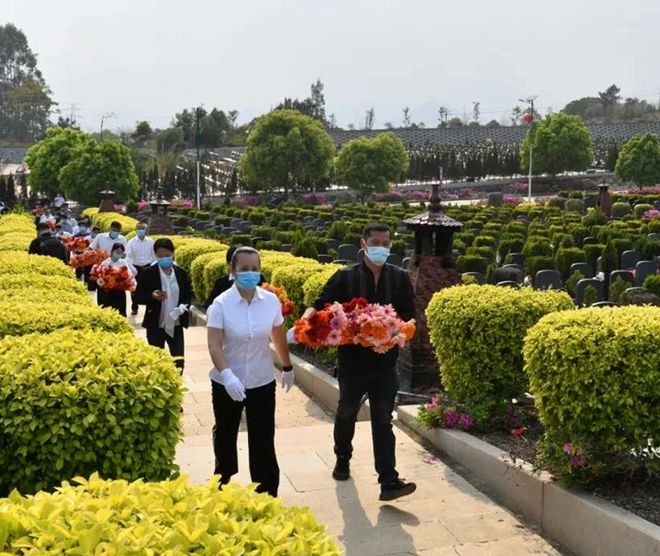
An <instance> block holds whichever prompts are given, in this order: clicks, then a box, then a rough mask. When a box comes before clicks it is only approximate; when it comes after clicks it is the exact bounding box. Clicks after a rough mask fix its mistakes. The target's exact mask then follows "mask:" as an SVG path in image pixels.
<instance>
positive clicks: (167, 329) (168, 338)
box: [134, 238, 191, 372]
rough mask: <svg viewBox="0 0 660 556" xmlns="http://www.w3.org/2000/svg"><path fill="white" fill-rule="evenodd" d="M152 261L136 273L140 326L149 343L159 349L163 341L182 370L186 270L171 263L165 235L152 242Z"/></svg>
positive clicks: (187, 295) (187, 301)
mask: <svg viewBox="0 0 660 556" xmlns="http://www.w3.org/2000/svg"><path fill="white" fill-rule="evenodd" d="M153 251H154V254H155V256H156V263H155V264H152V265H151V266H148V267H147V268H145V269H144V270H142V272H140V274H139V275H138V284H137V289H136V290H135V298H134V299H135V300H136V301H137V302H138V304H140V305H146V311H145V313H144V320H143V321H142V326H143V327H144V328H146V329H147V341H148V342H149V345H152V346H156V347H159V348H161V349H163V348H164V347H165V343H167V346H168V347H169V350H170V354H171V355H172V357H174V358H175V361H176V365H177V367H179V369H180V370H181V372H183V367H184V359H183V358H184V338H183V329H184V328H188V320H189V318H188V317H189V309H190V300H191V287H190V278H189V277H188V273H187V272H186V271H185V270H184V269H183V268H181V267H180V266H177V265H175V264H174V262H173V260H174V244H173V243H172V240H171V239H169V238H160V239H157V240H156V241H155V242H154V244H153Z"/></svg>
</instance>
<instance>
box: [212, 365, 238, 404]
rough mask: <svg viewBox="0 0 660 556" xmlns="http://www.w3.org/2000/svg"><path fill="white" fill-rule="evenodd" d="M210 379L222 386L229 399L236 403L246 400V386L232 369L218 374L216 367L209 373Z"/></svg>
mask: <svg viewBox="0 0 660 556" xmlns="http://www.w3.org/2000/svg"><path fill="white" fill-rule="evenodd" d="M209 378H210V379H211V380H212V381H213V382H217V383H218V384H222V386H224V387H225V390H226V391H227V394H228V395H229V397H230V398H231V399H232V400H234V401H235V402H242V401H243V400H244V399H245V386H244V385H243V383H242V382H241V381H240V380H238V377H237V376H236V375H235V374H234V373H233V372H232V370H231V369H229V368H227V369H223V370H222V371H220V372H218V369H216V368H215V367H214V368H213V369H211V372H210V373H209Z"/></svg>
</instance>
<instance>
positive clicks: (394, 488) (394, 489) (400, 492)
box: [379, 479, 417, 501]
mask: <svg viewBox="0 0 660 556" xmlns="http://www.w3.org/2000/svg"><path fill="white" fill-rule="evenodd" d="M416 490H417V485H416V484H415V483H406V482H405V481H402V480H401V479H397V480H396V481H393V482H391V483H388V484H386V485H382V486H381V487H380V498H379V500H382V501H387V500H395V499H397V498H401V497H402V496H408V495H409V494H412V493H413V492H415V491H416Z"/></svg>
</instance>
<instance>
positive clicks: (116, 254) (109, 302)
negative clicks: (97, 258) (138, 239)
mask: <svg viewBox="0 0 660 556" xmlns="http://www.w3.org/2000/svg"><path fill="white" fill-rule="evenodd" d="M100 266H112V267H114V268H122V267H126V268H128V270H129V272H130V273H131V274H132V275H133V276H135V274H136V273H135V268H134V267H133V265H132V264H131V263H130V262H129V261H127V260H126V249H125V248H124V245H123V244H121V243H119V242H117V243H115V244H114V245H113V246H112V248H111V250H110V256H109V257H108V258H107V259H106V260H105V261H103V262H102V263H101V265H100ZM96 302H97V303H98V305H99V307H111V308H113V309H116V310H117V311H118V312H119V314H120V315H121V316H122V317H125V316H126V291H125V290H104V289H103V288H100V287H99V288H98V291H97V292H96Z"/></svg>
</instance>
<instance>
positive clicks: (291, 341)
mask: <svg viewBox="0 0 660 556" xmlns="http://www.w3.org/2000/svg"><path fill="white" fill-rule="evenodd" d="M294 329H295V327H293V326H292V327H291V328H289V330H287V331H286V341H287V343H289V344H297V343H298V342H297V341H296V337H295V335H294Z"/></svg>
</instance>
